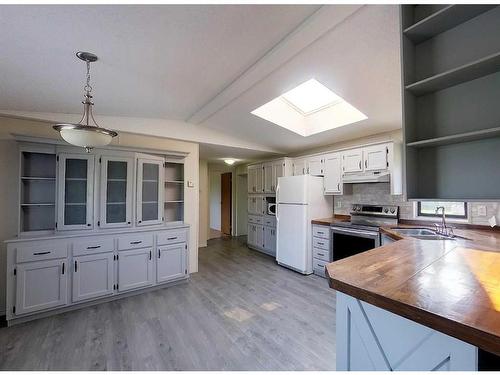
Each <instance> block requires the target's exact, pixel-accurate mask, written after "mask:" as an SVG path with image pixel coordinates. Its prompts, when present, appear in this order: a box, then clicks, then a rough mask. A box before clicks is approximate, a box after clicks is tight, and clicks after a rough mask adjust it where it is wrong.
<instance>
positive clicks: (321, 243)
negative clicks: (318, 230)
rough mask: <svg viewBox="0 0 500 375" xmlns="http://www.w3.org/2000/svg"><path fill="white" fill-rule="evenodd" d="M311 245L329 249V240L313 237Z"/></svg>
mask: <svg viewBox="0 0 500 375" xmlns="http://www.w3.org/2000/svg"><path fill="white" fill-rule="evenodd" d="M313 246H314V247H318V248H320V249H324V250H330V240H327V239H325V238H318V237H313Z"/></svg>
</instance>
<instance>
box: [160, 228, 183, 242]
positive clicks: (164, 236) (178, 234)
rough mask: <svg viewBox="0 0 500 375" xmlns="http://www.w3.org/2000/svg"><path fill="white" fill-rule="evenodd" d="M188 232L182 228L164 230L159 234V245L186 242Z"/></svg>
mask: <svg viewBox="0 0 500 375" xmlns="http://www.w3.org/2000/svg"><path fill="white" fill-rule="evenodd" d="M186 237H187V236H186V232H185V231H183V230H182V231H181V230H176V231H168V232H162V233H159V234H158V243H157V244H158V245H169V244H173V243H179V242H186V241H187V238H186Z"/></svg>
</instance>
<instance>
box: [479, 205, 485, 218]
mask: <svg viewBox="0 0 500 375" xmlns="http://www.w3.org/2000/svg"><path fill="white" fill-rule="evenodd" d="M477 216H482V217H485V216H486V206H484V205H481V206H477Z"/></svg>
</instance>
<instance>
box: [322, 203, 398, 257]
mask: <svg viewBox="0 0 500 375" xmlns="http://www.w3.org/2000/svg"><path fill="white" fill-rule="evenodd" d="M398 218H399V207H398V206H386V205H383V206H381V205H368V204H354V205H353V206H352V209H351V221H350V222H337V223H335V224H333V225H332V226H331V228H330V230H331V234H332V236H331V238H332V245H331V246H332V254H333V260H334V261H336V260H339V259H343V258H347V257H350V256H352V255H355V254H359V253H362V252H364V251H367V250H371V249H374V248H376V247H379V246H380V233H379V229H380V227H381V226H394V225H397V224H398Z"/></svg>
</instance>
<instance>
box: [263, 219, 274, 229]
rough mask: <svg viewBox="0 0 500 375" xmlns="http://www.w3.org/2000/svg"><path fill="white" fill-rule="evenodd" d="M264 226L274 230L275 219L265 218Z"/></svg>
mask: <svg viewBox="0 0 500 375" xmlns="http://www.w3.org/2000/svg"><path fill="white" fill-rule="evenodd" d="M264 225H266V226H268V227H273V228H275V227H276V218H275V217H266V218H265V219H264Z"/></svg>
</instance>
